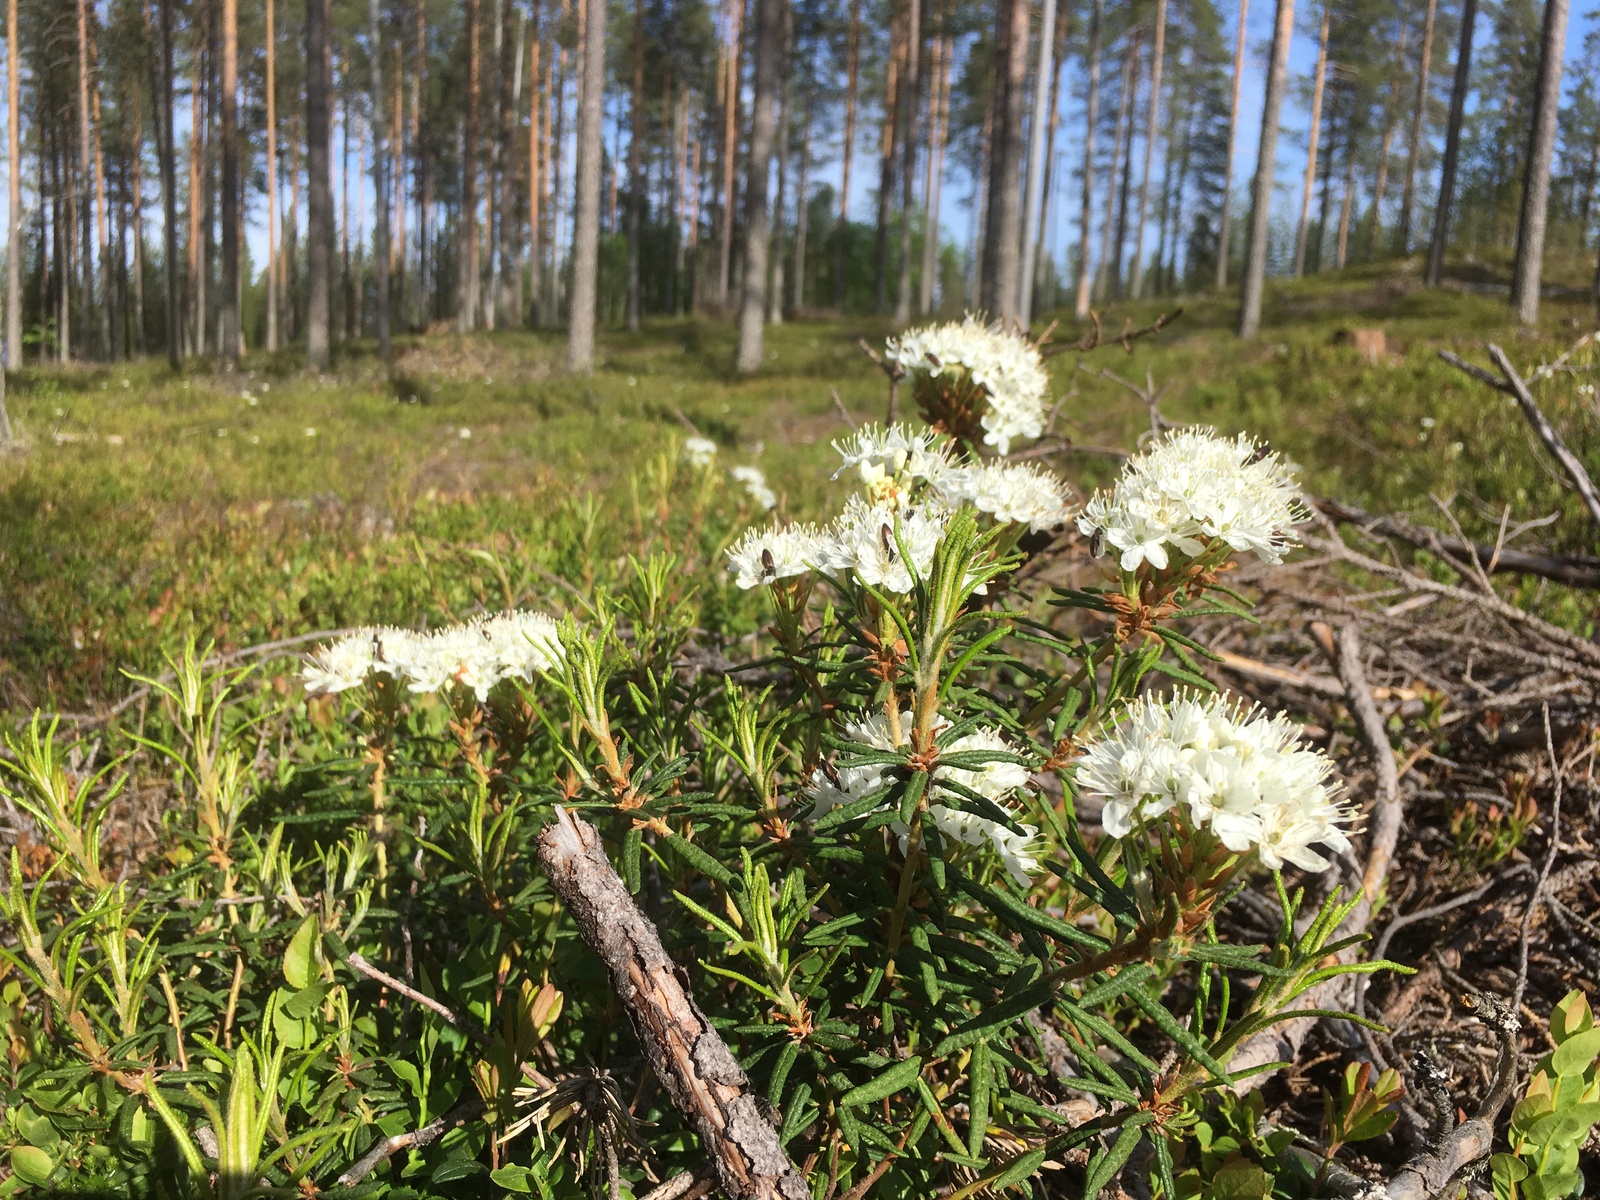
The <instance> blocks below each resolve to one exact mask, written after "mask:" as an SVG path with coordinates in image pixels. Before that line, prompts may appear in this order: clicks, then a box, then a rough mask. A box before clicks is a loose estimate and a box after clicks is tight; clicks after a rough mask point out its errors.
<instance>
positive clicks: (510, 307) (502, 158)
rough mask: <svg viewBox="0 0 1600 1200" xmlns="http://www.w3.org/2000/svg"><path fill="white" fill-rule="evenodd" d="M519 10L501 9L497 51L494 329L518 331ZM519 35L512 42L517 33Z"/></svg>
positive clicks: (510, 6) (510, 5) (508, 1)
mask: <svg viewBox="0 0 1600 1200" xmlns="http://www.w3.org/2000/svg"><path fill="white" fill-rule="evenodd" d="M516 16H517V6H516V5H515V4H513V3H511V0H506V2H505V4H504V5H503V6H502V7H501V10H500V31H499V33H498V35H497V49H498V51H499V59H500V62H499V68H498V74H499V81H498V82H499V87H498V89H497V94H498V96H499V101H498V103H499V109H500V140H499V142H498V148H497V150H496V157H497V158H498V160H499V184H500V187H499V192H498V204H499V209H500V211H499V216H498V217H497V218H496V220H495V243H496V249H495V298H494V309H495V325H496V327H503V328H507V329H515V328H516V327H517V326H518V325H520V324H522V304H521V295H520V293H519V291H518V288H517V279H518V277H519V276H520V274H521V271H522V261H521V260H522V251H521V247H520V243H521V232H520V231H521V224H520V223H519V222H518V220H517V117H518V108H519V107H520V105H521V101H522V95H521V90H520V89H521V86H522V43H521V36H522V33H521V32H520V31H521V30H522V28H523V27H522V26H521V25H520V23H517V24H515V26H514V18H515V17H516ZM514 27H515V28H516V29H517V30H518V31H519V32H518V35H517V37H516V38H513V37H512V33H513V28H514Z"/></svg>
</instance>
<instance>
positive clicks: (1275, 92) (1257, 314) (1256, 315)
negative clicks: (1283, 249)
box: [1239, 0, 1294, 337]
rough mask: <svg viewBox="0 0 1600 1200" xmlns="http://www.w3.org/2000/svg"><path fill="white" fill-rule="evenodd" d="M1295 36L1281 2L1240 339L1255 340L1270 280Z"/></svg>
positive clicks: (1288, 0) (1289, 10) (1289, 11)
mask: <svg viewBox="0 0 1600 1200" xmlns="http://www.w3.org/2000/svg"><path fill="white" fill-rule="evenodd" d="M1293 36H1294V0H1278V14H1277V20H1276V21H1275V22H1274V23H1273V31H1272V56H1271V58H1270V60H1269V64H1268V67H1267V87H1266V93H1265V95H1264V97H1263V101H1262V109H1261V142H1260V149H1259V150H1258V152H1257V154H1256V177H1255V186H1254V187H1253V188H1252V189H1251V191H1252V195H1251V198H1250V236H1249V240H1248V241H1247V242H1246V243H1245V259H1244V283H1243V285H1242V286H1241V288H1240V294H1239V336H1240V337H1253V336H1254V335H1255V334H1256V333H1257V332H1258V331H1259V330H1260V328H1261V299H1262V293H1263V291H1264V290H1265V286H1266V278H1267V234H1268V232H1269V231H1270V228H1271V220H1272V177H1273V174H1274V172H1275V170H1276V167H1277V158H1278V123H1279V120H1280V119H1281V117H1282V115H1283V93H1284V85H1285V82H1286V81H1287V77H1288V74H1289V42H1290V39H1291V38H1293Z"/></svg>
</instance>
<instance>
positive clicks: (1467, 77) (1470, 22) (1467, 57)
mask: <svg viewBox="0 0 1600 1200" xmlns="http://www.w3.org/2000/svg"><path fill="white" fill-rule="evenodd" d="M1477 15H1478V0H1462V6H1461V43H1460V46H1459V47H1458V48H1457V50H1456V77H1455V82H1454V84H1453V85H1452V86H1451V89H1450V116H1449V118H1448V120H1447V121H1446V123H1445V136H1444V162H1443V164H1442V165H1441V166H1440V169H1439V197H1438V200H1437V201H1436V202H1435V204H1434V209H1433V236H1432V238H1431V239H1430V241H1429V243H1428V269H1427V271H1426V272H1425V274H1424V275H1423V280H1424V282H1426V283H1427V285H1428V286H1429V287H1438V286H1439V281H1440V279H1441V277H1442V276H1443V274H1444V251H1445V246H1446V245H1447V244H1448V243H1449V240H1450V209H1451V207H1452V206H1453V204H1454V203H1455V194H1456V163H1457V162H1458V161H1459V159H1460V155H1461V118H1462V115H1463V114H1464V113H1465V112H1466V104H1467V90H1468V88H1470V87H1471V85H1472V79H1471V75H1472V31H1473V26H1474V25H1476V24H1477V20H1476V18H1477Z"/></svg>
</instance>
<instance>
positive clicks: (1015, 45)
mask: <svg viewBox="0 0 1600 1200" xmlns="http://www.w3.org/2000/svg"><path fill="white" fill-rule="evenodd" d="M996 18H997V22H998V27H997V29H996V36H995V84H994V88H995V93H996V95H995V105H994V114H995V115H994V146H993V150H992V151H991V154H990V159H989V211H988V214H987V216H988V220H987V221H986V223H985V224H986V228H985V231H984V239H983V240H984V245H985V250H984V259H983V274H982V276H981V280H982V286H981V288H980V292H979V296H980V301H981V303H982V305H983V307H984V308H985V309H986V310H987V311H988V312H989V314H990V315H991V316H993V317H995V318H996V319H998V320H1001V321H1007V322H1010V321H1014V320H1015V319H1016V317H1017V294H1018V287H1019V286H1020V282H1021V280H1020V274H1021V272H1020V268H1021V262H1020V261H1019V260H1020V258H1021V250H1022V227H1021V222H1022V213H1021V211H1020V209H1021V205H1020V204H1019V203H1018V200H1019V197H1018V195H1017V180H1018V179H1019V177H1020V176H1021V174H1022V114H1023V101H1024V99H1025V97H1024V95H1023V81H1024V79H1025V78H1026V76H1027V73H1028V5H1027V2H1026V0H999V3H998V11H997V13H996Z"/></svg>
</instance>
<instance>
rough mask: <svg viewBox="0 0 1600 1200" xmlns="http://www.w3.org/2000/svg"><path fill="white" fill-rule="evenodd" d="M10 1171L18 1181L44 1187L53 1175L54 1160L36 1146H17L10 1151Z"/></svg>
mask: <svg viewBox="0 0 1600 1200" xmlns="http://www.w3.org/2000/svg"><path fill="white" fill-rule="evenodd" d="M11 1169H12V1171H14V1172H16V1176H17V1178H18V1179H20V1180H22V1181H23V1182H24V1183H31V1184H32V1185H33V1186H34V1187H44V1185H45V1184H47V1183H49V1182H50V1176H51V1175H52V1174H54V1173H55V1169H56V1164H55V1160H54V1159H53V1158H51V1157H50V1156H49V1155H48V1154H46V1153H45V1152H44V1151H43V1150H41V1149H39V1147H37V1146H17V1147H15V1148H13V1149H12V1151H11Z"/></svg>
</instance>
